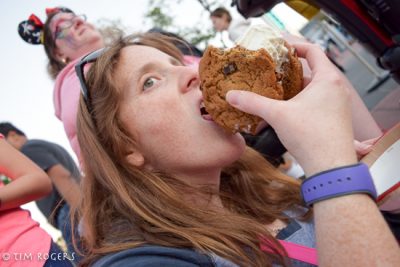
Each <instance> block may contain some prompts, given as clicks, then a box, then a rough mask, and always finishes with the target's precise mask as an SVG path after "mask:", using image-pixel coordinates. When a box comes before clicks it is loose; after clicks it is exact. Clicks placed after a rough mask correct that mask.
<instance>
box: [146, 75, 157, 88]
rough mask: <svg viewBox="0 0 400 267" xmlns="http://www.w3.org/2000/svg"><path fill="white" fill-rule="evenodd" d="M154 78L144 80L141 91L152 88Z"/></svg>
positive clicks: (154, 81)
mask: <svg viewBox="0 0 400 267" xmlns="http://www.w3.org/2000/svg"><path fill="white" fill-rule="evenodd" d="M156 81H157V80H156V78H154V77H151V78H148V79H146V80H145V81H144V84H143V90H146V89H149V88H151V87H152V86H154V84H155V83H156Z"/></svg>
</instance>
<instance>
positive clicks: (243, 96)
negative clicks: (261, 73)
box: [226, 90, 277, 121]
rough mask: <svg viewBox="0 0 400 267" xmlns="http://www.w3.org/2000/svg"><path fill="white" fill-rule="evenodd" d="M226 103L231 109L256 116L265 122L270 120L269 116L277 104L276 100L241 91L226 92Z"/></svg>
mask: <svg viewBox="0 0 400 267" xmlns="http://www.w3.org/2000/svg"><path fill="white" fill-rule="evenodd" d="M226 101H228V103H229V104H230V105H232V106H233V107H235V108H237V109H240V110H241V111H244V112H246V113H250V114H253V115H257V116H259V117H261V118H263V119H264V120H266V121H268V120H269V118H271V114H272V113H273V109H274V106H275V104H276V102H277V100H274V99H271V98H267V97H264V96H261V95H259V94H256V93H253V92H249V91H241V90H231V91H228V93H227V94H226Z"/></svg>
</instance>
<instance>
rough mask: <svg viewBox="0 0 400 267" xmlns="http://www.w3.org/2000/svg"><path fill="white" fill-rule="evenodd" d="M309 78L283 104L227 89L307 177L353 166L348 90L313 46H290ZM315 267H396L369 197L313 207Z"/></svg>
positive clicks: (390, 239)
mask: <svg viewBox="0 0 400 267" xmlns="http://www.w3.org/2000/svg"><path fill="white" fill-rule="evenodd" d="M295 47H296V49H297V51H298V54H299V56H301V57H304V58H306V59H307V61H308V63H309V65H310V68H311V71H312V74H311V81H310V82H309V84H308V85H307V86H306V88H305V89H304V90H303V91H302V92H301V93H300V94H298V95H297V96H296V97H294V98H293V99H291V100H288V101H278V100H273V99H268V98H264V97H262V96H259V95H256V94H254V93H251V92H243V91H230V92H229V93H228V94H227V100H228V102H229V103H230V104H232V105H233V106H235V107H237V108H239V109H240V110H243V111H245V112H249V113H252V114H255V115H258V116H260V117H262V118H264V119H265V120H266V121H267V122H268V123H269V124H270V125H271V126H272V127H273V128H274V129H275V131H276V132H277V134H278V136H279V138H280V140H281V141H282V143H283V144H284V145H285V147H286V148H287V149H288V151H289V152H290V153H291V154H292V155H293V156H294V157H295V158H296V159H297V160H298V161H299V163H300V164H301V166H302V167H303V169H304V171H305V173H306V175H307V176H310V175H313V174H315V173H318V172H321V171H324V170H330V169H333V168H336V167H341V166H345V165H350V164H354V163H356V162H357V156H356V153H355V150H354V146H353V138H354V137H353V130H352V128H353V127H352V107H351V101H352V98H351V90H352V89H351V88H349V86H348V82H347V81H346V80H345V79H344V77H343V75H341V74H340V73H338V70H337V69H336V68H335V67H333V65H332V64H331V63H330V62H329V60H328V59H327V58H326V57H325V55H324V53H323V51H322V50H321V49H320V48H318V47H317V46H315V45H310V44H298V45H295ZM314 216H315V224H316V238H317V249H318V258H319V263H320V265H321V266H398V264H399V262H400V249H399V245H398V243H397V242H396V240H395V238H394V236H393V235H392V233H391V232H390V230H389V227H388V226H387V224H386V223H385V222H384V219H383V217H382V215H381V213H380V212H379V210H378V208H377V206H376V204H375V203H374V201H372V199H371V198H370V197H369V196H367V195H364V194H352V195H347V196H341V197H336V198H331V199H327V200H323V201H320V202H317V203H315V204H314Z"/></svg>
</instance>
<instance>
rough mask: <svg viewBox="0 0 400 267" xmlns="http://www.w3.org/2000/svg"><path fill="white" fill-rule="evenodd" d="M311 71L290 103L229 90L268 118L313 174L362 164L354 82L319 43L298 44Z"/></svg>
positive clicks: (230, 96) (232, 98)
mask: <svg viewBox="0 0 400 267" xmlns="http://www.w3.org/2000/svg"><path fill="white" fill-rule="evenodd" d="M294 47H295V48H296V50H297V52H298V56H299V57H302V58H305V59H306V60H307V62H308V64H309V66H310V69H311V79H310V80H309V79H307V81H306V83H307V85H306V87H305V88H304V89H303V91H302V92H300V93H299V94H298V95H297V96H295V97H294V98H292V99H290V100H288V101H280V100H274V99H270V98H266V97H263V96H260V95H257V94H254V93H251V92H246V91H229V92H228V93H227V96H226V99H227V101H228V102H229V103H230V104H231V105H232V106H234V107H236V108H238V109H240V110H242V111H244V112H247V113H251V114H254V115H257V116H259V117H261V118H263V119H264V120H265V121H266V122H267V123H268V124H270V125H271V126H272V127H273V128H274V129H275V131H276V132H277V134H278V136H279V138H280V140H281V141H282V143H283V144H284V145H285V147H286V148H287V149H288V151H289V152H290V153H291V154H292V155H293V156H294V157H295V158H296V159H297V160H298V161H299V163H300V164H301V166H302V167H303V168H304V170H305V172H306V174H307V175H312V174H314V173H316V172H320V171H323V170H326V169H331V168H334V167H339V166H343V165H349V164H353V163H356V162H357V157H356V153H355V151H354V146H353V140H354V138H353V132H352V119H351V104H350V93H349V88H348V83H347V81H346V79H345V78H344V77H343V75H341V74H340V73H339V72H338V70H337V69H336V68H335V67H334V66H333V65H332V64H331V63H330V61H329V60H328V59H327V58H326V56H325V54H324V52H323V51H322V50H321V49H320V48H319V47H318V46H316V45H312V44H307V43H301V44H300V43H299V44H294Z"/></svg>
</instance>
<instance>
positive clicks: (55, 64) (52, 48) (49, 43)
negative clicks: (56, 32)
mask: <svg viewBox="0 0 400 267" xmlns="http://www.w3.org/2000/svg"><path fill="white" fill-rule="evenodd" d="M57 14H58V12H54V13H51V14H49V16H48V17H47V19H46V22H45V23H44V26H43V45H44V51H45V52H46V55H47V58H48V59H49V62H48V63H47V72H48V73H49V74H50V77H51V78H52V79H55V78H56V77H57V75H58V73H60V71H61V70H62V69H63V68H64V67H65V66H66V65H67V64H68V63H67V62H62V61H61V60H59V59H57V58H56V56H55V52H56V41H55V40H54V37H53V34H52V32H51V29H50V22H51V20H52V18H53V17H54V16H55V15H57Z"/></svg>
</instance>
